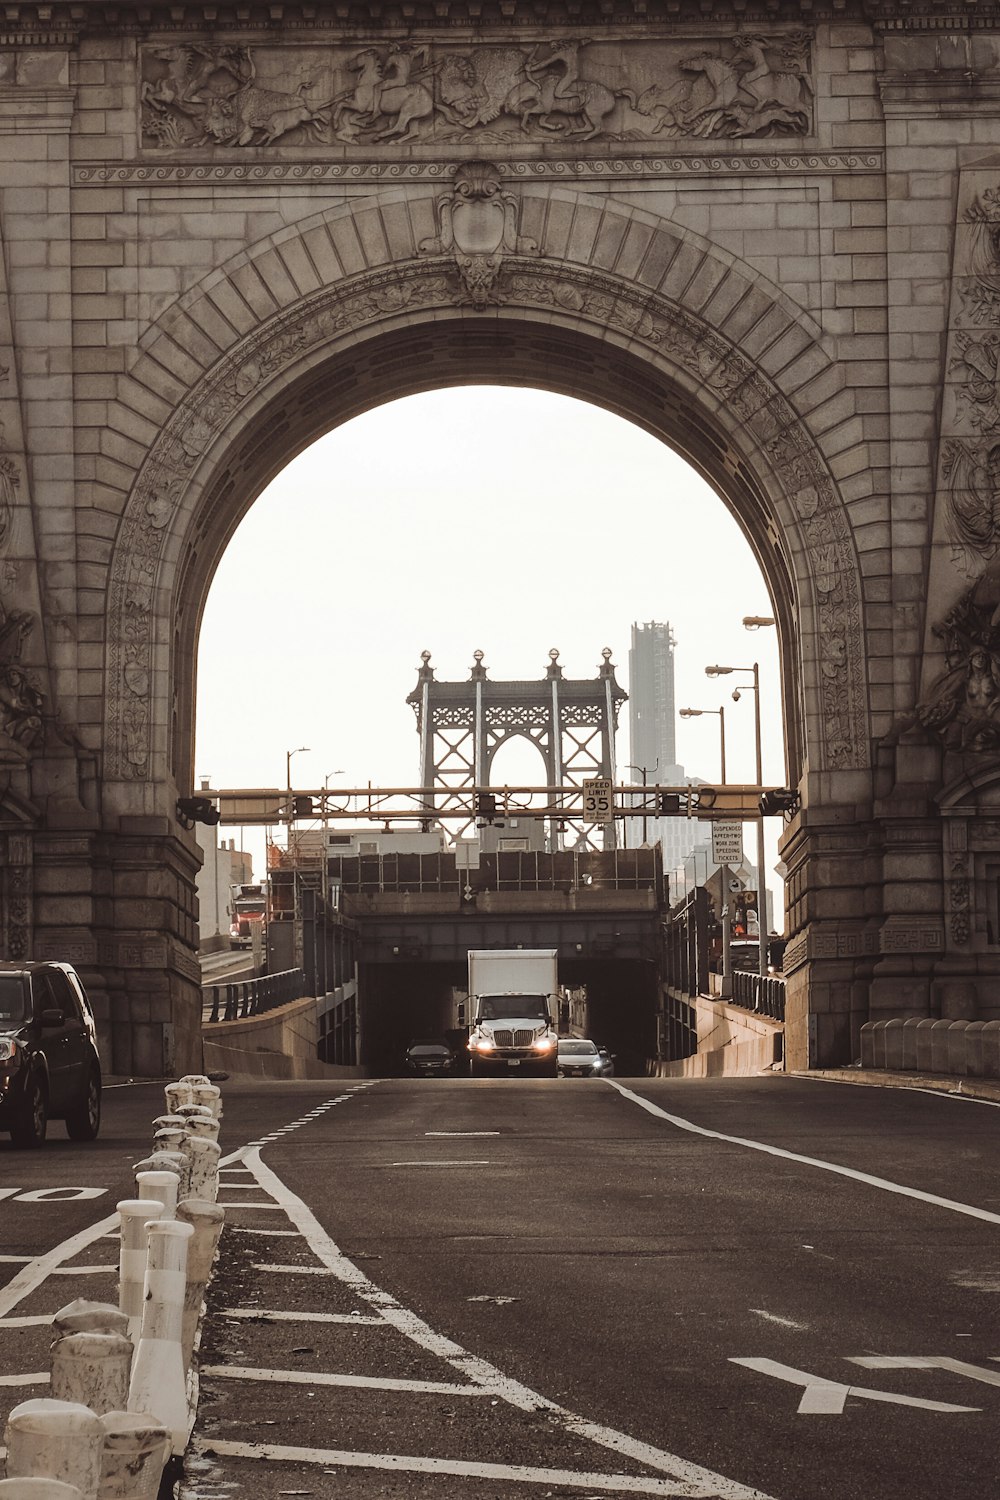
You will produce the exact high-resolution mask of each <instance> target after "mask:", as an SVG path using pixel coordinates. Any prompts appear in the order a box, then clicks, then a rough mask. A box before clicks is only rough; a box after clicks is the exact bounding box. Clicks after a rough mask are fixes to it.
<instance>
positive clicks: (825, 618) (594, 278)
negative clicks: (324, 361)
mask: <svg viewBox="0 0 1000 1500" xmlns="http://www.w3.org/2000/svg"><path fill="white" fill-rule="evenodd" d="M492 183H493V178H492V177H491V175H490V172H489V170H488V164H484V163H478V164H474V170H472V171H468V170H466V172H465V174H464V175H460V176H458V178H457V180H456V184H455V187H454V188H453V189H452V191H451V192H450V193H449V194H447V195H444V196H443V198H442V201H441V202H440V203H439V204H438V222H439V224H440V225H441V233H440V235H439V236H438V238H437V239H436V241H435V242H433V243H432V244H428V245H425V246H424V247H423V251H424V253H423V254H422V255H419V256H418V257H416V258H415V259H414V260H413V261H410V262H400V263H396V264H395V265H393V266H390V267H388V268H385V269H382V270H379V271H375V272H368V273H363V274H360V275H358V276H355V277H353V278H351V279H349V280H345V281H344V282H342V283H339V284H338V285H336V286H334V287H329V288H325V289H323V290H322V291H320V292H317V293H315V294H314V295H313V296H312V297H311V298H308V299H305V300H304V301H303V302H302V303H300V304H298V305H297V306H296V307H295V308H294V309H291V310H290V311H288V312H287V313H283V314H281V315H278V316H276V317H275V318H273V319H271V320H270V321H269V322H268V323H266V324H264V325H262V326H261V327H260V328H259V329H258V330H257V331H256V332H254V333H253V334H251V335H250V336H249V337H247V338H246V339H245V340H243V341H242V342H241V343H240V345H239V346H238V348H237V349H236V350H234V351H233V352H232V353H230V354H229V355H227V356H226V357H224V358H223V359H221V360H219V362H218V363H217V364H216V365H215V366H214V367H213V369H212V371H211V372H210V373H209V374H208V375H207V376H206V377H205V378H204V379H203V380H202V381H201V382H200V383H199V385H198V387H197V388H196V389H195V390H194V391H192V392H191V393H190V395H189V396H188V397H187V398H186V399H185V400H184V402H183V403H181V405H180V406H179V407H178V408H177V409H176V411H175V412H174V414H173V416H172V417H171V419H170V421H169V422H168V423H167V425H166V426H165V428H164V429H163V431H162V432H161V435H160V437H159V438H158V440H157V441H156V443H155V445H154V447H153V449H152V450H151V452H150V455H149V457H148V459H147V461H146V464H145V466H144V468H143V470H142V471H141V473H140V475H139V477H138V480H137V482H136V484H135V486H134V487H133V491H132V494H131V496H130V499H129V502H128V505H127V508H126V512H125V516H124V519H123V527H122V531H121V533H120V537H119V541H118V544H117V546H116V550H115V558H114V564H113V574H112V586H111V600H110V603H111V612H110V619H109V675H108V699H107V715H108V720H107V736H106V745H107V757H108V758H107V768H108V773H109V774H111V775H121V776H124V777H134V778H139V779H141V778H144V777H146V776H147V775H148V774H149V768H150V756H151V753H152V745H151V738H150V725H151V695H152V693H153V692H154V690H155V689H154V685H153V680H152V665H153V644H152V643H153V639H154V635H155V631H154V627H153V614H152V612H153V600H154V597H155V591H154V585H156V584H160V585H161V586H162V584H163V582H164V580H163V579H159V578H158V568H159V564H160V558H161V556H162V552H163V546H164V538H165V535H166V532H167V529H168V522H169V521H170V518H171V516H172V514H173V512H174V510H175V508H176V507H177V505H178V503H179V500H180V497H181V495H182V494H183V492H184V490H185V488H186V486H187V484H188V483H189V482H190V481H191V480H192V479H193V477H194V472H195V468H196V465H197V464H198V463H199V462H200V461H201V460H202V459H203V458H204V456H205V454H206V453H208V452H209V451H210V449H211V447H212V445H213V444H214V443H215V442H216V440H217V439H219V438H220V437H222V436H224V435H225V433H226V432H227V430H229V429H231V428H232V426H233V422H234V417H235V416H236V414H237V413H238V411H239V408H240V406H241V405H243V404H244V403H245V402H246V401H247V399H248V398H249V397H250V396H251V395H256V394H257V393H259V391H260V390H261V388H262V387H264V386H265V385H267V383H268V382H269V381H271V380H273V379H274V378H275V377H278V376H280V375H281V373H282V372H283V371H284V370H290V369H291V368H292V367H293V366H294V365H295V364H296V362H297V361H299V360H300V359H301V358H303V357H304V356H306V355H308V354H309V353H310V352H311V351H312V350H314V349H318V348H327V347H329V346H330V345H331V344H332V343H333V341H334V340H335V339H336V338H337V336H338V335H342V334H346V333H350V332H352V331H354V330H356V329H360V328H372V329H373V330H374V328H375V327H376V326H377V325H378V324H379V323H380V322H384V321H385V320H386V319H387V318H391V317H393V316H394V315H397V314H402V313H418V312H420V311H421V310H425V309H445V310H447V309H454V308H456V307H460V306H462V305H465V304H468V303H470V302H472V303H473V304H474V305H475V304H477V299H480V303H479V305H481V302H482V301H483V300H488V301H489V302H490V303H491V305H494V306H497V307H508V308H511V309H517V308H525V309H533V308H539V307H541V308H551V309H555V310H560V309H561V310H563V311H567V312H571V313H572V314H573V316H574V318H575V320H577V321H578V322H592V323H593V324H594V326H595V328H596V329H598V330H600V331H601V333H602V334H603V330H605V329H607V328H611V329H616V330H619V331H621V332H623V333H626V334H627V335H628V336H629V338H630V339H631V340H633V341H634V343H635V345H637V346H639V347H644V348H645V349H646V350H647V351H648V353H649V355H650V357H651V358H654V359H656V360H658V361H660V362H662V361H663V360H664V359H666V360H667V361H668V362H671V363H673V365H674V366H675V368H676V367H679V368H680V369H682V370H683V371H685V372H687V374H688V376H690V377H691V378H692V379H693V381H694V383H695V384H696V385H698V386H704V387H706V388H707V389H708V391H709V392H710V393H713V394H714V395H715V396H716V397H717V398H718V401H719V402H720V404H721V403H725V405H726V406H727V408H728V409H729V411H730V412H731V413H732V414H734V415H735V416H736V417H737V418H738V419H739V421H740V423H741V425H742V427H743V428H744V429H745V430H746V431H747V432H749V434H750V435H751V436H752V437H753V438H754V439H755V440H756V442H757V444H758V446H759V447H760V449H761V450H762V451H763V452H764V453H765V454H766V455H767V458H768V460H769V463H770V465H771V468H772V472H773V473H774V475H775V476H776V479H777V482H778V483H780V485H781V486H782V488H783V490H784V492H785V495H786V503H787V504H788V505H789V506H791V507H793V508H794V511H795V513H796V514H797V516H798V524H799V525H800V527H801V530H802V533H803V538H804V541H805V544H806V545H805V550H806V552H807V554H808V555H809V556H810V557H812V558H815V559H818V560H819V563H820V566H819V567H818V569H816V571H815V574H814V581H815V599H814V607H815V618H816V621H817V625H818V630H819V637H820V642H821V663H820V670H819V680H818V690H819V694H820V705H819V722H820V723H821V725H822V733H823V736H824V738H823V740H822V743H821V744H819V745H818V746H817V751H816V753H817V760H818V763H819V764H820V765H822V766H826V767H831V768H851V767H855V766H864V765H866V764H867V760H868V728H867V693H866V683H865V667H864V663H865V654H864V646H863V641H862V630H861V602H860V597H859V588H858V582H857V579H858V572H857V560H856V556H855V554H854V550H853V539H852V537H851V534H850V529H849V525H848V522H847V519H846V517H845V515H844V512H843V508H842V506H841V504H840V502H839V497H838V496H837V493H836V490H835V486H834V483H833V481H832V479H831V477H830V474H829V472H828V471H827V469H826V467H825V465H824V463H823V461H822V458H821V456H820V455H819V453H818V450H817V449H816V446H815V443H814V441H813V439H812V438H811V436H810V434H809V433H808V431H807V429H806V428H805V427H804V426H803V424H802V423H801V422H800V421H799V419H798V417H797V415H796V413H795V412H794V410H793V409H792V407H791V406H790V405H789V403H788V402H787V401H786V400H785V398H784V397H783V396H782V395H781V394H780V392H778V390H777V389H776V387H775V386H774V385H773V384H772V383H771V381H770V380H769V379H768V377H767V376H765V375H764V374H763V372H762V371H761V370H760V369H759V368H758V367H757V366H755V365H754V364H753V363H752V361H751V360H749V359H748V358H747V357H746V356H744V355H743V354H741V353H740V351H739V350H738V349H737V348H736V347H735V346H733V345H731V344H729V343H728V342H727V341H726V340H725V339H723V338H722V337H721V336H720V335H719V334H717V333H716V332H714V331H713V330H711V329H709V328H708V327H706V326H705V325H704V324H702V323H700V322H699V321H698V320H697V319H696V318H694V317H693V316H691V315H690V314H689V313H687V312H686V311H685V310H684V309H683V308H681V307H679V306H677V305H675V304H673V303H671V302H669V301H667V300H666V299H665V298H662V297H658V296H656V295H655V294H651V293H650V292H649V291H648V290H646V289H645V288H641V287H638V286H635V287H632V286H631V284H629V283H625V282H622V281H621V280H619V279H616V278H614V277H613V276H610V275H604V274H602V273H599V272H595V271H592V270H582V269H579V268H575V267H572V266H570V265H567V264H566V263H564V262H559V263H553V262H547V261H545V260H543V259H542V258H540V257H539V258H537V259H536V258H534V257H533V256H531V255H528V256H526V255H525V254H524V248H525V247H524V244H523V242H520V241H519V239H518V235H517V205H516V204H515V203H512V202H509V201H506V200H505V197H504V195H503V194H498V193H497V192H495V191H494V189H493V187H492V185H491V184H492ZM466 206H471V208H473V209H474V210H475V211H476V213H478V212H479V211H480V210H484V211H485V210H488V213H487V217H486V221H485V222H486V223H487V224H488V225H490V226H491V234H492V236H493V239H492V240H491V241H490V243H491V244H492V243H495V241H496V237H497V235H498V234H499V236H500V238H499V247H498V248H495V249H494V250H492V251H488V250H487V251H486V252H484V254H485V260H486V262H487V263H488V264H487V265H486V267H485V270H484V269H483V267H482V266H477V265H475V264H473V265H472V266H471V267H470V266H469V265H468V264H467V263H466V262H465V261H464V260H463V256H465V257H469V250H468V247H469V246H470V244H471V245H474V244H476V243H478V244H479V247H480V251H482V247H483V241H482V240H481V239H480V240H478V241H476V239H475V235H472V230H474V229H476V230H477V232H478V229H481V228H482V225H481V224H479V225H478V229H477V221H475V219H474V216H473V218H472V219H470V223H468V224H464V225H463V223H462V214H461V210H463V209H464V208H465V207H466ZM466 231H469V233H470V235H472V237H471V238H470V239H463V235H464V234H465V233H466ZM463 244H464V245H465V246H466V249H464V250H463V249H462V248H461V246H462V245H463ZM508 246H509V247H510V249H509V251H508V248H507V247H508ZM438 251H439V252H440V253H436V252H438ZM469 258H471V259H472V260H473V262H475V254H473V255H472V256H471V257H469Z"/></svg>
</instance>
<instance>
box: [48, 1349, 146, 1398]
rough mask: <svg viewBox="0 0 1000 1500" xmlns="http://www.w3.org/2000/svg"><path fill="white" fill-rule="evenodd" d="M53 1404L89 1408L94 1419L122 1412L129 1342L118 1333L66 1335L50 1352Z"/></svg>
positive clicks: (130, 1357)
mask: <svg viewBox="0 0 1000 1500" xmlns="http://www.w3.org/2000/svg"><path fill="white" fill-rule="evenodd" d="M50 1359H51V1379H50V1390H51V1392H52V1399H53V1400H54V1401H73V1402H78V1403H79V1404H80V1405H81V1406H89V1407H90V1410H91V1411H93V1412H96V1413H97V1415H98V1416H99V1417H100V1416H103V1415H104V1413H105V1412H109V1411H121V1410H122V1409H123V1408H124V1406H125V1403H126V1401H127V1400H128V1386H129V1377H130V1375H131V1371H132V1340H131V1339H130V1338H127V1337H125V1336H124V1335H123V1334H120V1333H67V1334H64V1335H63V1336H62V1338H58V1339H56V1340H55V1342H54V1343H53V1345H52V1349H51V1351H50Z"/></svg>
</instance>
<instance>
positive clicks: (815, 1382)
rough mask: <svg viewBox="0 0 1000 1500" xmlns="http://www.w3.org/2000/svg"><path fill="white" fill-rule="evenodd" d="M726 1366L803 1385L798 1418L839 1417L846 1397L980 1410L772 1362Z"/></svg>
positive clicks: (752, 1361) (948, 1409)
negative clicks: (844, 1381) (849, 1382)
mask: <svg viewBox="0 0 1000 1500" xmlns="http://www.w3.org/2000/svg"><path fill="white" fill-rule="evenodd" d="M729 1363H730V1364H731V1365H743V1366H745V1367H746V1369H748V1370H756V1371H757V1372H758V1373H759V1374H761V1375H773V1376H774V1378H775V1380H785V1381H787V1382H788V1383H789V1385H801V1386H803V1387H804V1388H805V1389H804V1390H803V1392H802V1400H801V1401H800V1402H799V1406H798V1410H799V1412H800V1414H801V1415H802V1416H840V1415H841V1413H842V1412H843V1410H844V1404H845V1402H846V1401H847V1398H848V1396H859V1397H861V1399H862V1400H864V1401H884V1402H887V1403H888V1404H889V1405H891V1406H919V1407H920V1408H921V1410H922V1411H945V1412H970V1411H981V1410H982V1408H981V1407H978V1406H952V1405H950V1404H949V1403H948V1402H946V1401H924V1400H922V1399H921V1398H920V1397H918V1396H897V1394H896V1392H895V1391H869V1390H867V1389H866V1388H865V1387H864V1386H861V1385H843V1384H841V1382H840V1381H839V1380H826V1379H824V1377H823V1376H822V1375H810V1374H809V1372H808V1370H796V1369H795V1368H794V1367H793V1366H792V1365H780V1364H778V1362H777V1360H774V1359H732V1358H731V1359H730V1361H729Z"/></svg>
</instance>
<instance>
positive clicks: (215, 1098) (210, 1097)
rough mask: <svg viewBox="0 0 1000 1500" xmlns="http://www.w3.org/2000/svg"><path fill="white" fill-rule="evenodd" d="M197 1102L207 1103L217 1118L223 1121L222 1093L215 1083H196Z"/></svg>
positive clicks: (195, 1097) (195, 1095)
mask: <svg viewBox="0 0 1000 1500" xmlns="http://www.w3.org/2000/svg"><path fill="white" fill-rule="evenodd" d="M194 1102H195V1104H207V1105H208V1107H209V1109H210V1110H211V1111H212V1113H213V1115H214V1116H215V1118H216V1119H217V1120H218V1121H219V1122H220V1124H221V1122H222V1094H221V1092H220V1090H219V1089H217V1088H216V1086H215V1084H214V1083H201V1084H198V1085H196V1087H195V1091H194Z"/></svg>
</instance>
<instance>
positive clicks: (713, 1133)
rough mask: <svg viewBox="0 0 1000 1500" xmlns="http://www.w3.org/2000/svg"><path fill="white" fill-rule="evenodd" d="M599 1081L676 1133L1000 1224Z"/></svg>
mask: <svg viewBox="0 0 1000 1500" xmlns="http://www.w3.org/2000/svg"><path fill="white" fill-rule="evenodd" d="M601 1081H602V1082H603V1083H606V1084H607V1085H608V1088H612V1089H615V1090H616V1091H617V1092H618V1093H619V1094H621V1096H622V1098H623V1099H628V1100H629V1101H630V1102H631V1103H632V1104H638V1106H639V1108H640V1109H644V1110H645V1111H646V1113H647V1114H650V1115H655V1116H656V1117H657V1119H660V1120H666V1121H667V1123H668V1125H675V1126H676V1127H677V1129H678V1130H687V1131H689V1132H690V1133H691V1134H692V1135H700V1136H704V1137H705V1138H706V1139H707V1140H710V1141H724V1142H725V1143H726V1144H727V1145H729V1146H745V1147H746V1149H747V1150H748V1151H761V1152H763V1153H764V1155H765V1156H779V1157H781V1158H782V1160H784V1161H794V1162H798V1163H799V1164H800V1166H803V1167H817V1168H818V1169H819V1170H820V1171H821V1172H832V1173H834V1175H835V1176H837V1177H849V1178H850V1179H851V1180H852V1181H853V1182H863V1183H864V1184H865V1186H866V1187H874V1188H879V1189H880V1190H881V1191H882V1192H884V1193H896V1194H898V1195H899V1196H900V1197H902V1198H914V1199H916V1201H917V1202H918V1203H929V1204H930V1205H931V1206H932V1207H933V1208H945V1209H948V1211H949V1212H950V1213H954V1214H965V1215H966V1217H968V1218H970V1219H982V1220H983V1222H984V1223H987V1224H1000V1214H994V1213H991V1212H990V1211H989V1209H986V1208H976V1207H975V1205H974V1204H972V1203H959V1202H957V1201H956V1200H955V1199H954V1198H941V1197H939V1196H938V1194H937V1193H925V1192H923V1191H922V1190H921V1189H920V1188H912V1187H905V1186H904V1185H903V1184H902V1183H901V1182H891V1181H890V1180H889V1179H888V1178H887V1177H873V1176H872V1175H871V1173H869V1172H859V1171H858V1170H857V1168H856V1167H844V1166H841V1164H840V1163H839V1162H835V1161H823V1160H822V1159H821V1158H819V1157H816V1156H801V1155H800V1154H799V1152H797V1151H787V1150H786V1149H785V1148H784V1147H783V1146H771V1145H769V1144H768V1143H767V1142H766V1141H753V1140H750V1139H748V1138H747V1137H746V1136H742V1135H726V1134H724V1132H723V1131H721V1130H709V1129H708V1128H707V1127H706V1126H704V1125H696V1124H695V1123H694V1121H693V1120H685V1119H682V1118H681V1116H680V1115H672V1114H669V1113H668V1112H667V1110H665V1109H661V1108H660V1106H659V1105H658V1104H654V1103H653V1102H652V1100H651V1099H644V1098H643V1097H642V1095H641V1094H636V1093H633V1091H632V1090H631V1089H627V1088H625V1087H624V1085H623V1084H620V1083H618V1082H617V1080H616V1079H614V1078H604V1079H602V1080H601Z"/></svg>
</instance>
